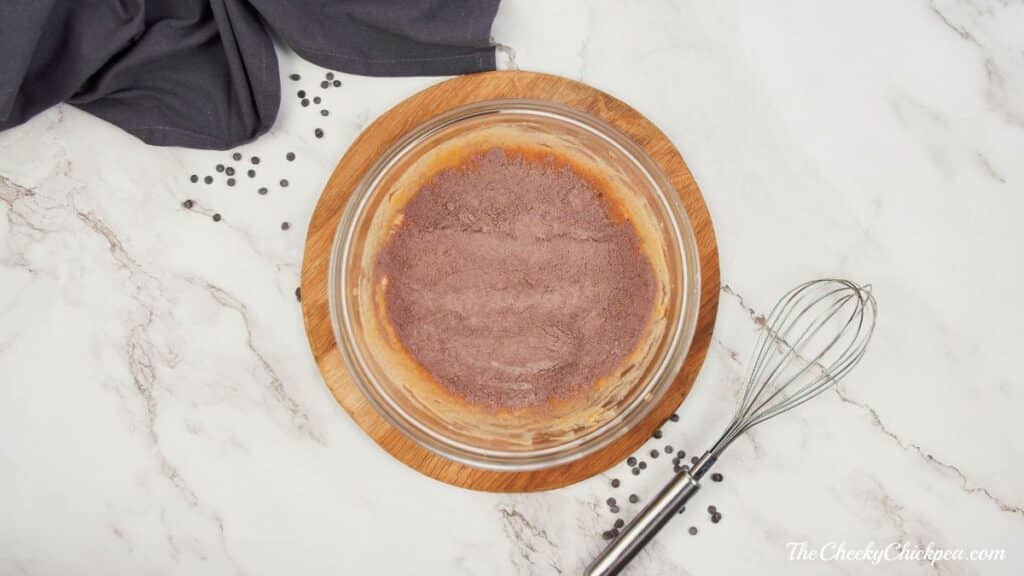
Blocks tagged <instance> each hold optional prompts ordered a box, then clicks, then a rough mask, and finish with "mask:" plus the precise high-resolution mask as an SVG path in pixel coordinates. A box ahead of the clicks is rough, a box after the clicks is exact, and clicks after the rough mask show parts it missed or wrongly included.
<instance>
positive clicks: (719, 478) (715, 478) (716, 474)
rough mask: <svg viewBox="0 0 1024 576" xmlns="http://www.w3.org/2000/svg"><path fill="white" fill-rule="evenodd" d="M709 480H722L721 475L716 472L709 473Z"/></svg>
mask: <svg viewBox="0 0 1024 576" xmlns="http://www.w3.org/2000/svg"><path fill="white" fill-rule="evenodd" d="M711 481H712V482H721V481H722V475H721V474H719V473H718V472H713V473H712V474H711Z"/></svg>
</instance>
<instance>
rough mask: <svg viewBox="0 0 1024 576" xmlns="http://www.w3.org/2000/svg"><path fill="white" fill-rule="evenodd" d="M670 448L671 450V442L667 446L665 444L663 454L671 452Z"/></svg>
mask: <svg viewBox="0 0 1024 576" xmlns="http://www.w3.org/2000/svg"><path fill="white" fill-rule="evenodd" d="M672 450H673V448H672V445H671V444H669V445H668V446H665V454H671V453H672Z"/></svg>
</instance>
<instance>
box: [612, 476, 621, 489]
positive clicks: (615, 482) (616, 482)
mask: <svg viewBox="0 0 1024 576" xmlns="http://www.w3.org/2000/svg"><path fill="white" fill-rule="evenodd" d="M619 484H621V482H619V479H618V478H612V488H618V487H619Z"/></svg>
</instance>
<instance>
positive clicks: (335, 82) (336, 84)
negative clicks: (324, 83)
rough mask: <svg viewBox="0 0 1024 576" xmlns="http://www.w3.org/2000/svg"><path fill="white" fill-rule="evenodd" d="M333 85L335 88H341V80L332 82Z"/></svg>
mask: <svg viewBox="0 0 1024 576" xmlns="http://www.w3.org/2000/svg"><path fill="white" fill-rule="evenodd" d="M332 84H333V85H334V87H335V88H339V87H341V80H335V81H334V82H332Z"/></svg>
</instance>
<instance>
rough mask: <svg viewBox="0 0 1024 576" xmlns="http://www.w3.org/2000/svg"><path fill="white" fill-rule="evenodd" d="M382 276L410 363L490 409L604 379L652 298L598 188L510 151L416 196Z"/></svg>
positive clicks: (645, 267) (642, 262)
mask: <svg viewBox="0 0 1024 576" xmlns="http://www.w3.org/2000/svg"><path fill="white" fill-rule="evenodd" d="M376 273H377V274H378V275H379V276H381V278H382V280H383V281H384V282H385V285H386V291H385V296H386V309H387V317H388V320H389V322H390V324H391V327H392V328H393V330H394V332H395V334H396V335H397V337H398V339H399V340H400V341H401V344H402V346H403V347H404V348H405V349H406V351H407V352H408V353H409V354H410V355H411V356H412V357H413V358H414V359H415V360H416V362H417V363H418V364H419V365H420V366H422V367H423V368H424V369H425V370H426V371H427V372H429V373H430V375H431V376H432V378H433V379H434V380H436V381H437V383H438V384H440V385H441V386H443V387H444V388H445V389H447V390H448V391H449V392H450V393H452V394H454V395H457V396H459V397H461V398H463V399H464V400H466V401H467V402H470V403H472V404H476V405H479V406H483V407H486V408H490V409H518V408H524V407H533V406H538V405H541V404H544V403H545V402H548V401H550V400H552V399H556V398H565V397H568V396H571V395H573V394H574V393H577V392H580V391H582V390H585V389H586V388H587V387H589V386H592V385H593V384H595V383H596V382H597V381H598V380H600V379H601V378H603V377H605V376H608V375H609V374H610V373H611V372H612V371H614V370H615V369H616V368H617V367H619V366H620V365H621V364H622V363H623V361H624V360H625V359H626V358H627V357H628V356H629V354H630V353H631V352H632V351H633V349H634V347H635V346H636V345H637V342H638V341H639V339H640V337H641V335H642V334H643V331H644V330H645V327H646V325H647V322H648V320H649V318H650V317H651V314H652V308H653V305H654V297H655V277H654V271H653V269H652V267H651V263H650V261H649V260H648V258H647V256H646V255H645V254H644V253H643V252H642V251H641V249H640V241H639V239H638V237H637V234H636V231H635V230H634V229H633V226H632V224H630V222H629V220H628V218H626V217H624V216H623V213H622V212H621V210H619V209H618V208H617V207H616V206H615V205H614V204H613V203H612V202H610V201H609V199H608V198H607V197H606V195H605V194H604V193H603V192H602V191H601V190H600V189H599V187H598V186H596V185H595V184H593V183H592V182H591V181H590V180H588V179H587V178H586V177H584V176H583V175H581V174H579V173H578V172H576V171H575V170H574V169H573V168H572V167H571V166H570V165H568V164H566V163H565V162H561V161H559V160H558V159H556V158H555V157H554V156H538V155H526V154H522V153H517V152H514V151H506V150H502V149H500V148H495V149H492V150H489V151H487V152H485V153H482V154H479V155H476V156H474V157H472V158H470V159H469V160H468V161H467V162H465V163H464V164H463V165H461V166H459V167H457V168H452V169H446V170H443V171H441V172H439V173H438V174H436V175H435V176H433V178H431V179H430V180H429V181H428V182H427V183H426V184H425V185H424V186H423V187H422V188H421V189H420V190H419V191H418V192H417V193H416V194H415V195H414V196H413V198H412V199H411V200H410V201H409V203H408V204H407V205H406V206H405V208H404V210H403V214H402V217H401V220H400V221H399V223H398V226H397V228H396V230H395V231H394V233H393V235H392V236H391V238H390V239H389V240H388V242H387V244H386V245H385V246H384V248H383V249H382V250H381V251H380V253H379V255H378V260H377V267H376Z"/></svg>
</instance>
